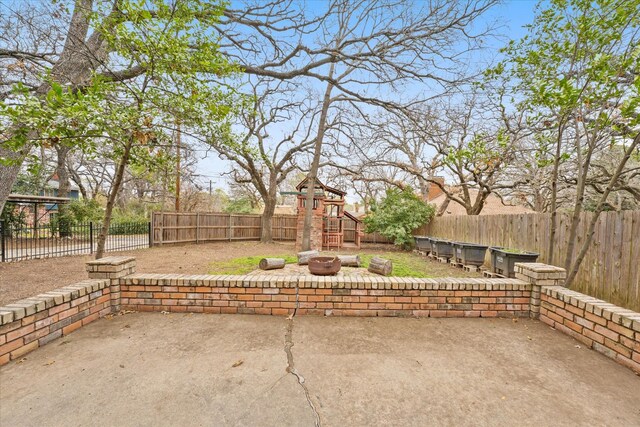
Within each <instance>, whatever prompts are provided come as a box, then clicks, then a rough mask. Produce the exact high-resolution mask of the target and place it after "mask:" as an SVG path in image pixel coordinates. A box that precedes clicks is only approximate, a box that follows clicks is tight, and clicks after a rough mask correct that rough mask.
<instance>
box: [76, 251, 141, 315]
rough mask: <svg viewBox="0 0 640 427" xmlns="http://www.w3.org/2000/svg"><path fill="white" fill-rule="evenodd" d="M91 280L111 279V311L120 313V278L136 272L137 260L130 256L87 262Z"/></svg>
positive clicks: (110, 257)
mask: <svg viewBox="0 0 640 427" xmlns="http://www.w3.org/2000/svg"><path fill="white" fill-rule="evenodd" d="M86 265H87V272H88V273H89V278H90V279H109V284H110V288H111V311H112V312H114V313H116V312H118V311H120V278H122V277H125V276H128V275H130V274H133V273H135V272H136V259H135V257H129V256H109V257H105V258H100V259H96V260H93V261H89V262H87V264H86Z"/></svg>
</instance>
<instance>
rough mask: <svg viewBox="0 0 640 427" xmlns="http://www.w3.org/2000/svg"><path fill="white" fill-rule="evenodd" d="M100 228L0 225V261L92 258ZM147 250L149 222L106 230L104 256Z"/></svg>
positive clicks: (88, 225) (115, 225) (91, 225)
mask: <svg viewBox="0 0 640 427" xmlns="http://www.w3.org/2000/svg"><path fill="white" fill-rule="evenodd" d="M101 228H102V226H101V224H99V223H93V222H88V223H84V224H64V225H63V224H58V223H56V222H52V223H50V224H43V225H39V226H37V227H29V226H14V225H11V224H6V223H5V222H4V221H0V261H2V262H9V261H21V260H25V259H36V258H49V257H56V256H64V255H84V254H92V253H93V252H94V251H95V250H96V247H97V242H98V234H99V233H100V229H101ZM150 246H151V223H150V222H118V223H113V224H111V225H110V227H109V235H108V236H107V241H106V245H105V250H106V251H107V252H115V251H126V250H133V249H143V248H148V247H150Z"/></svg>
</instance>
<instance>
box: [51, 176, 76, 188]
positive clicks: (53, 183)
mask: <svg viewBox="0 0 640 427" xmlns="http://www.w3.org/2000/svg"><path fill="white" fill-rule="evenodd" d="M47 187H49V188H52V189H54V190H57V189H59V188H60V181H58V180H57V179H55V178H51V179H50V180H49V181H47ZM79 190H80V188H79V187H78V186H77V185H75V184H74V183H72V182H70V183H69V191H79Z"/></svg>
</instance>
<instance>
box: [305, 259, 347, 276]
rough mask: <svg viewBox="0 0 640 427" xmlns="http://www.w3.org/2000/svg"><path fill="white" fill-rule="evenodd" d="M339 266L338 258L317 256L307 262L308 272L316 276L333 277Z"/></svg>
mask: <svg viewBox="0 0 640 427" xmlns="http://www.w3.org/2000/svg"><path fill="white" fill-rule="evenodd" d="M341 266H342V264H341V263H340V259H339V258H338V257H330V256H319V257H315V258H311V259H310V260H309V272H310V273H311V274H314V275H316V276H333V275H334V274H336V273H337V272H338V271H340V267H341Z"/></svg>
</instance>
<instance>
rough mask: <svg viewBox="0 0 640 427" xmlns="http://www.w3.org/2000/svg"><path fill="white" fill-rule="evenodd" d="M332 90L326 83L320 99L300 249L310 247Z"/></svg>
mask: <svg viewBox="0 0 640 427" xmlns="http://www.w3.org/2000/svg"><path fill="white" fill-rule="evenodd" d="M334 68H335V64H334V63H333V62H332V63H331V66H330V68H329V78H333V71H334ZM332 90H333V84H331V83H327V89H326V90H325V92H324V98H323V99H322V111H321V112H320V120H319V122H318V136H317V138H316V145H315V149H314V152H313V162H312V163H311V169H310V170H309V175H308V176H307V198H306V200H305V202H306V206H305V210H304V225H303V229H302V250H303V251H308V250H309V249H311V224H312V221H313V198H314V196H315V186H316V179H317V178H318V168H319V167H320V154H321V153H322V142H323V140H324V132H325V126H326V125H327V114H328V112H329V105H330V104H331V91H332Z"/></svg>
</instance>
